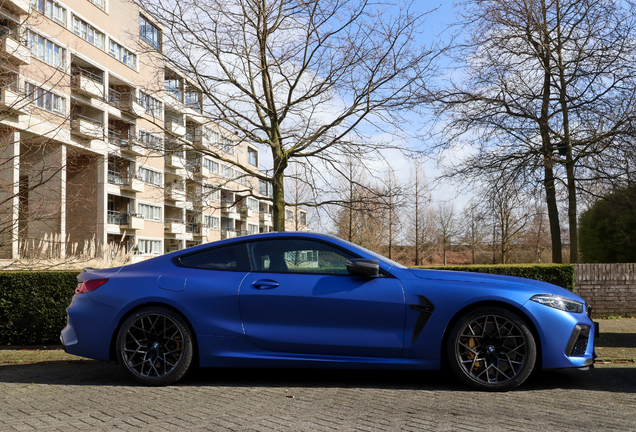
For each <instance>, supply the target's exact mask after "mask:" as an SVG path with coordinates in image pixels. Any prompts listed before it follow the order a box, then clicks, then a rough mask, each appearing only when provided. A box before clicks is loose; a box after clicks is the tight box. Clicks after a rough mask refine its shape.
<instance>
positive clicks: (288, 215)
mask: <svg viewBox="0 0 636 432" xmlns="http://www.w3.org/2000/svg"><path fill="white" fill-rule="evenodd" d="M285 220H288V221H293V220H294V212H293V211H291V210H285Z"/></svg>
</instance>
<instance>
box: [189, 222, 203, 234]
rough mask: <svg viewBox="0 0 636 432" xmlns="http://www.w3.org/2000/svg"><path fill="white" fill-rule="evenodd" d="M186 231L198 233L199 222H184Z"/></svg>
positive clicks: (199, 231) (199, 230)
mask: <svg viewBox="0 0 636 432" xmlns="http://www.w3.org/2000/svg"><path fill="white" fill-rule="evenodd" d="M186 232H187V233H193V234H200V233H201V224H199V223H197V222H187V223H186Z"/></svg>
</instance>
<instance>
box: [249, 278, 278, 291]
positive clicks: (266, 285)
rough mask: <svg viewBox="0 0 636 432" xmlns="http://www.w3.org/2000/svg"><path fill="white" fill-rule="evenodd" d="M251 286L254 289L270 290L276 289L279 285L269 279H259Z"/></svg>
mask: <svg viewBox="0 0 636 432" xmlns="http://www.w3.org/2000/svg"><path fill="white" fill-rule="evenodd" d="M252 285H253V286H254V288H256V289H272V288H276V287H277V286H278V285H280V284H279V283H278V282H276V281H273V280H271V279H259V280H257V281H254V282H252Z"/></svg>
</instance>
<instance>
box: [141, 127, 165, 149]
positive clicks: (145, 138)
mask: <svg viewBox="0 0 636 432" xmlns="http://www.w3.org/2000/svg"><path fill="white" fill-rule="evenodd" d="M139 141H141V143H142V144H144V146H145V147H147V148H150V149H154V150H163V140H162V139H161V138H160V137H158V136H155V135H153V134H151V133H150V132H147V131H144V130H140V131H139Z"/></svg>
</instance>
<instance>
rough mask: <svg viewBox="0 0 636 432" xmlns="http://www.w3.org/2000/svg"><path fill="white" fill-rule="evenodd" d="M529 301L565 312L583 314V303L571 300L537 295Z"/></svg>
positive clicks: (549, 295) (556, 296) (550, 295)
mask: <svg viewBox="0 0 636 432" xmlns="http://www.w3.org/2000/svg"><path fill="white" fill-rule="evenodd" d="M530 300H532V301H534V302H537V303H541V304H542V305H546V306H550V307H553V308H555V309H559V310H562V311H566V312H572V313H581V312H583V303H581V302H580V301H576V300H571V299H569V298H566V297H561V296H558V295H554V294H537V295H534V296H532V298H531V299H530Z"/></svg>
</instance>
